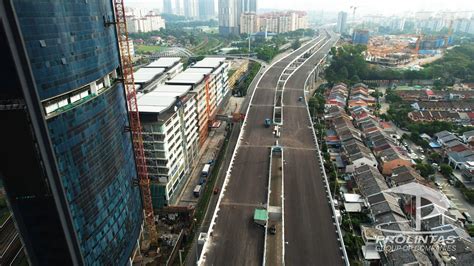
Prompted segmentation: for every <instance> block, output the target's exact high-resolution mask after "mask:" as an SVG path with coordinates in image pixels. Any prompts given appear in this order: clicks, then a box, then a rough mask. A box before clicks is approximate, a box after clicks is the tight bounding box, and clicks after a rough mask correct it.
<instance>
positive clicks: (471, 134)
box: [462, 130, 474, 139]
mask: <svg viewBox="0 0 474 266" xmlns="http://www.w3.org/2000/svg"><path fill="white" fill-rule="evenodd" d="M462 135H463V137H465V138H466V139H468V138H470V137H474V130H470V131H466V132H464V133H463V134H462Z"/></svg>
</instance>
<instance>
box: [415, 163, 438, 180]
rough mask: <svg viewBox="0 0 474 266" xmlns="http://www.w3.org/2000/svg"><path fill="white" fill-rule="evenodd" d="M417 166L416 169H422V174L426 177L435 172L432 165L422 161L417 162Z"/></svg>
mask: <svg viewBox="0 0 474 266" xmlns="http://www.w3.org/2000/svg"><path fill="white" fill-rule="evenodd" d="M415 168H416V170H418V171H420V175H421V176H422V177H424V178H428V177H429V176H430V175H432V174H434V173H435V170H434V168H433V167H432V166H431V165H429V164H425V163H422V162H420V161H418V162H417V164H416V166H415Z"/></svg>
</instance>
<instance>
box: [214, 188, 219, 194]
mask: <svg viewBox="0 0 474 266" xmlns="http://www.w3.org/2000/svg"><path fill="white" fill-rule="evenodd" d="M217 194H219V188H218V187H216V188H214V195H217Z"/></svg>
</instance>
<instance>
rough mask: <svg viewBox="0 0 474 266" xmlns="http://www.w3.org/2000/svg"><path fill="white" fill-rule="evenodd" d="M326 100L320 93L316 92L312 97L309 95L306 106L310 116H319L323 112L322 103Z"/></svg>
mask: <svg viewBox="0 0 474 266" xmlns="http://www.w3.org/2000/svg"><path fill="white" fill-rule="evenodd" d="M325 103H326V100H325V98H324V95H322V94H321V93H318V92H317V93H316V94H315V95H314V96H313V97H311V98H310V99H309V101H308V108H309V112H310V114H311V117H315V116H321V115H322V114H324V104H325Z"/></svg>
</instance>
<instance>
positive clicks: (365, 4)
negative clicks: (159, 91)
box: [124, 0, 474, 15]
mask: <svg viewBox="0 0 474 266" xmlns="http://www.w3.org/2000/svg"><path fill="white" fill-rule="evenodd" d="M124 2H125V5H126V6H131V7H139V8H161V6H162V0H124ZM216 3H217V0H216ZM216 6H217V4H216ZM351 6H358V11H359V12H360V13H379V14H386V15H389V14H400V13H404V12H407V11H412V12H414V11H438V10H450V11H460V10H462V11H474V0H258V7H259V8H272V9H293V10H305V11H309V10H325V11H349V10H350V7H351Z"/></svg>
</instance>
